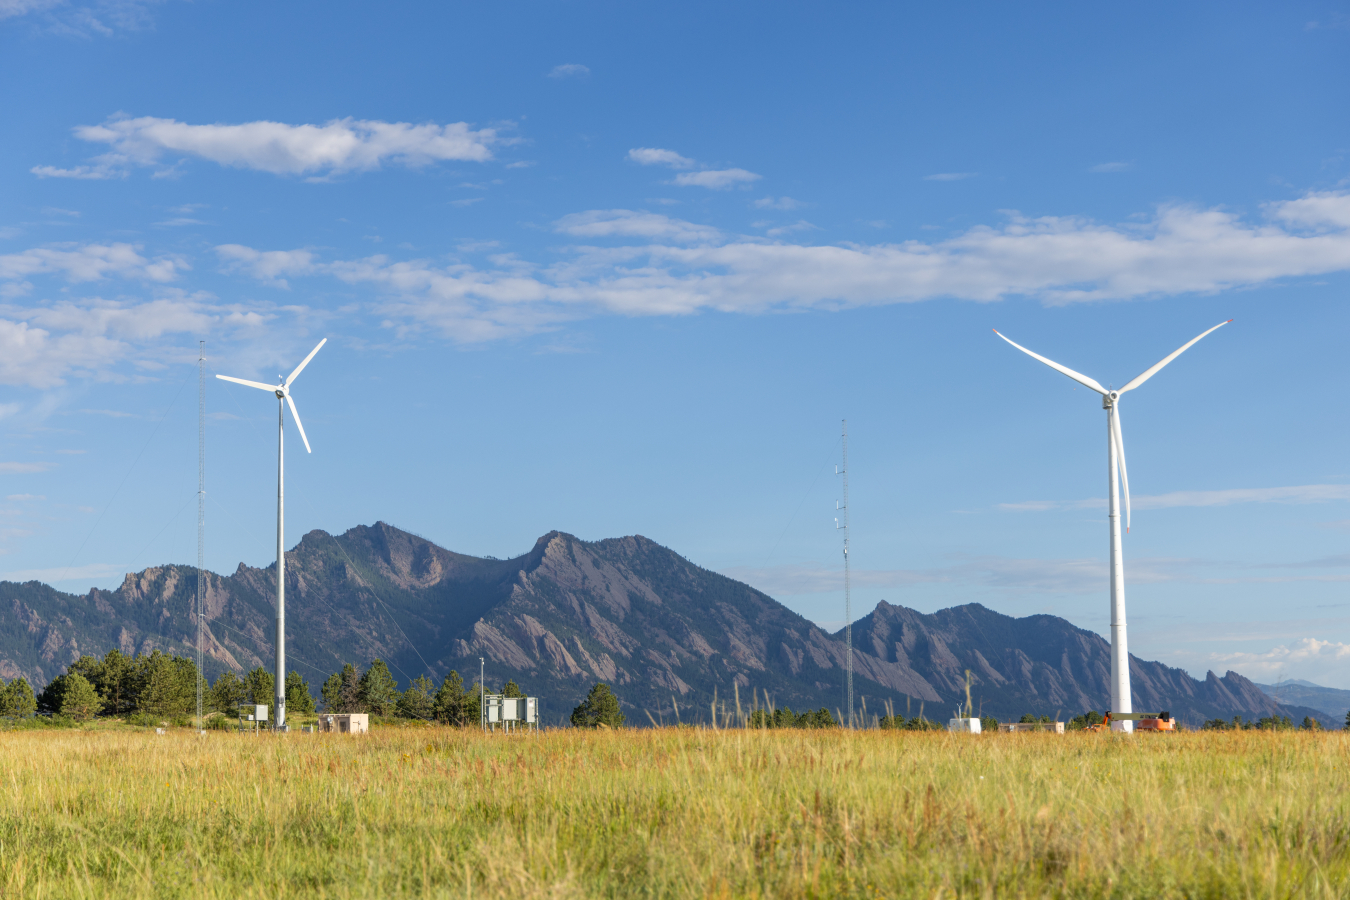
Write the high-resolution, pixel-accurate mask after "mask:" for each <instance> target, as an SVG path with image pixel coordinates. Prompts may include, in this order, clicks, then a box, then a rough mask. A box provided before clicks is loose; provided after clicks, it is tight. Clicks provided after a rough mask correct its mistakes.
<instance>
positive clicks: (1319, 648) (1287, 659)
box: [1210, 637, 1350, 675]
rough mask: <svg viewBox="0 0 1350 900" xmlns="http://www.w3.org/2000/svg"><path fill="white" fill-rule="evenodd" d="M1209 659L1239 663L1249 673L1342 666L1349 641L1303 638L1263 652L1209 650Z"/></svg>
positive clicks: (1348, 652)
mask: <svg viewBox="0 0 1350 900" xmlns="http://www.w3.org/2000/svg"><path fill="white" fill-rule="evenodd" d="M1210 659H1211V660H1213V661H1214V662H1216V663H1220V664H1223V665H1230V666H1235V667H1237V666H1240V667H1241V668H1242V669H1243V671H1244V672H1246V673H1249V674H1250V673H1253V672H1254V673H1257V674H1260V675H1278V674H1281V673H1283V672H1285V671H1286V670H1287V669H1289V668H1291V667H1297V668H1309V667H1317V666H1324V665H1328V664H1336V665H1338V666H1343V665H1344V664H1345V661H1347V660H1350V644H1342V643H1340V642H1338V641H1321V640H1318V639H1317V638H1312V637H1305V638H1303V639H1302V640H1298V641H1294V643H1293V644H1292V645H1285V644H1281V645H1280V646H1278V647H1275V648H1274V649H1272V650H1267V651H1266V652H1264V653H1212V654H1210Z"/></svg>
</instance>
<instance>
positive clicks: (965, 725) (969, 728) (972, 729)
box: [947, 717, 980, 734]
mask: <svg viewBox="0 0 1350 900" xmlns="http://www.w3.org/2000/svg"><path fill="white" fill-rule="evenodd" d="M947 730H948V731H955V732H960V733H963V734H979V733H980V720H979V719H976V718H974V717H971V718H960V719H952V720H951V721H949V722H948V723H947Z"/></svg>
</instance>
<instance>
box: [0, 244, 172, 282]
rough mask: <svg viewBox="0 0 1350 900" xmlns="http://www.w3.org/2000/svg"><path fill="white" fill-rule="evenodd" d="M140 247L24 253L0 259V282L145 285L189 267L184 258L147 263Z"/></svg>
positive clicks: (53, 247)
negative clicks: (131, 281) (53, 279)
mask: <svg viewBox="0 0 1350 900" xmlns="http://www.w3.org/2000/svg"><path fill="white" fill-rule="evenodd" d="M141 249H142V248H141V247H140V245H137V244H121V243H117V244H52V245H50V246H48V247H40V248H35V249H32V250H24V251H23V252H21V253H10V254H5V255H0V280H3V281H14V280H19V279H25V278H31V277H33V276H35V275H49V274H55V275H61V276H62V277H64V278H65V279H66V280H67V281H71V282H81V281H100V280H102V279H104V278H108V277H112V276H117V277H121V278H135V279H141V280H145V281H157V282H165V281H172V280H174V278H175V277H177V275H178V273H179V272H181V271H183V270H185V269H188V268H189V266H188V265H187V263H186V262H184V261H183V260H182V259H181V258H178V257H170V256H161V257H158V258H156V259H147V258H146V257H144V256H142V255H141V253H140V251H141Z"/></svg>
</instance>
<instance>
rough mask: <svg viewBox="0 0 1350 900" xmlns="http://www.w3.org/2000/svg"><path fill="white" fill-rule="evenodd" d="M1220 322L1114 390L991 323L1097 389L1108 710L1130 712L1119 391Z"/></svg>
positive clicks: (1128, 727) (1126, 727)
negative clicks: (1104, 502)
mask: <svg viewBox="0 0 1350 900" xmlns="http://www.w3.org/2000/svg"><path fill="white" fill-rule="evenodd" d="M1231 321H1233V320H1232V319H1229V320H1228V321H1227V322H1220V323H1219V324H1218V325H1215V326H1214V327H1213V328H1211V329H1209V331H1206V332H1205V333H1204V334H1201V335H1200V336H1199V337H1197V338H1195V339H1193V340H1191V341H1189V342H1187V343H1186V344H1183V345H1182V347H1181V349H1179V350H1177V351H1176V352H1174V353H1172V354H1171V355H1170V356H1168V357H1167V358H1166V359H1164V360H1163V361H1162V362H1160V363H1158V364H1157V365H1156V366H1154V367H1153V368H1151V369H1149V370H1148V371H1146V372H1144V373H1143V374H1142V375H1140V376H1139V377H1138V378H1135V379H1134V380H1133V381H1130V382H1128V383H1127V384H1126V385H1125V386H1124V387H1123V388H1121V389H1120V390H1118V391H1114V390H1110V389H1108V388H1104V387H1102V386H1101V385H1100V384H1098V383H1097V382H1096V381H1093V380H1092V379H1091V378H1088V377H1087V376H1086V375H1080V374H1079V373H1078V372H1075V371H1074V370H1073V369H1070V368H1069V367H1067V366H1061V365H1060V364H1059V363H1057V362H1054V361H1052V360H1048V359H1046V358H1045V357H1044V356H1041V355H1040V354H1039V353H1032V352H1031V351H1030V350H1028V349H1027V348H1026V347H1023V346H1022V345H1021V344H1018V343H1014V342H1013V341H1008V339H1007V338H1006V337H1003V335H1002V334H999V330H998V329H997V328H995V329H994V334H997V335H998V336H999V337H1001V338H1003V339H1004V340H1005V341H1008V343H1010V344H1012V345H1013V346H1014V347H1016V348H1017V349H1018V350H1021V351H1022V352H1023V353H1025V354H1027V355H1028V356H1030V357H1033V358H1035V359H1039V360H1040V361H1041V362H1043V363H1045V364H1046V365H1047V366H1049V367H1050V368H1052V369H1054V370H1055V371H1056V372H1059V373H1060V374H1063V375H1067V376H1069V377H1070V378H1072V379H1073V380H1074V381H1076V382H1078V383H1079V384H1081V385H1083V386H1084V387H1086V388H1091V389H1092V390H1094V391H1096V392H1097V393H1099V394H1101V395H1102V409H1104V410H1106V448H1107V450H1106V460H1107V462H1106V472H1107V482H1108V485H1109V487H1108V489H1107V496H1108V497H1109V498H1110V499H1109V501H1108V506H1107V521H1108V523H1109V527H1110V532H1111V712H1112V713H1128V712H1134V706H1133V704H1132V702H1131V700H1130V650H1129V645H1128V644H1127V643H1126V640H1125V564H1124V560H1123V559H1122V556H1121V551H1120V509H1119V506H1120V495H1119V490H1120V487H1121V486H1122V485H1123V487H1124V492H1125V530H1126V531H1129V530H1130V476H1129V474H1128V473H1127V472H1126V469H1125V444H1124V442H1123V441H1122V440H1121V435H1120V395H1121V394H1123V393H1125V392H1126V391H1132V390H1134V389H1135V388H1137V387H1139V385H1141V384H1143V383H1144V382H1145V381H1148V380H1149V379H1150V378H1152V377H1153V376H1154V375H1156V374H1158V370H1159V369H1161V368H1162V367H1163V366H1165V365H1167V364H1168V363H1170V362H1171V361H1172V360H1174V359H1176V358H1177V357H1178V356H1180V355H1181V354H1182V353H1184V352H1186V351H1187V350H1189V349H1190V347H1191V346H1192V345H1193V344H1194V343H1195V342H1196V341H1198V340H1200V338H1202V337H1204V336H1205V335H1206V334H1209V333H1210V331H1215V330H1216V329H1219V328H1222V327H1223V326H1224V325H1227V324H1228V322H1231ZM1133 724H1134V723H1133V722H1131V721H1128V720H1126V721H1114V722H1112V725H1111V727H1112V728H1115V729H1119V730H1121V731H1133V730H1134V729H1133V727H1132V726H1133Z"/></svg>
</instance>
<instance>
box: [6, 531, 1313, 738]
mask: <svg viewBox="0 0 1350 900" xmlns="http://www.w3.org/2000/svg"><path fill="white" fill-rule="evenodd" d="M196 576H197V571H196V569H195V568H193V567H190V566H178V565H166V566H157V567H153V568H149V569H145V570H144V571H141V572H137V573H130V574H128V575H127V576H126V578H125V579H124V581H123V583H122V585H121V586H120V587H119V588H117V589H116V590H112V591H108V590H102V589H98V588H95V589H92V590H90V591H89V592H88V593H87V594H85V595H77V594H68V593H64V592H61V591H57V590H55V589H54V588H52V587H50V586H48V585H45V584H42V583H40V582H35V581H33V582H27V583H25V584H16V583H13V582H0V675H3V676H4V677H6V678H13V677H16V676H18V675H23V676H25V677H26V678H28V680H29V681H30V682H32V683H33V684H34V685H36V686H39V687H40V686H41V685H43V684H45V683H46V682H47V681H49V680H50V679H52V678H53V677H55V676H56V675H58V674H60V673H61V671H63V668H64V666H65V665H66V664H68V663H69V662H71V661H73V660H75V659H77V658H78V657H79V656H80V655H81V654H86V653H91V654H98V655H102V654H103V653H106V652H107V651H108V650H109V649H112V648H114V647H116V648H119V649H121V650H122V651H123V652H124V653H145V652H149V651H151V650H153V649H160V650H164V651H167V652H177V653H184V654H189V653H191V652H192V650H191V646H192V641H193V639H194V638H193V635H194V629H193V622H192V615H191V608H192V604H193V597H194V595H195V591H196V583H197V577H196ZM204 581H205V585H206V589H205V598H206V609H207V618H208V622H207V625H208V628H207V637H206V642H205V643H206V651H205V652H206V664H205V668H206V671H207V674H208V677H212V678H214V676H215V675H216V674H218V673H219V672H221V671H224V670H225V669H232V670H235V671H240V670H244V669H249V668H252V667H254V666H258V665H263V666H270V664H271V658H272V632H273V621H274V617H275V612H274V606H273V597H274V594H275V585H276V566H275V565H272V566H268V567H266V568H254V567H250V566H246V565H244V564H243V563H240V564H239V566H238V568H237V569H236V570H235V571H234V573H233V574H230V575H219V574H216V573H212V572H208V573H205V577H204ZM286 597H287V654H288V662H289V664H290V666H289V667H290V668H294V669H296V670H298V671H300V673H301V674H302V675H303V676H304V677H305V678H306V679H307V680H308V681H309V683H310V685H311V689H312V690H314V691H315V692H316V693H317V688H318V685H319V684H320V683H322V681H323V679H324V678H326V677H327V676H328V675H329V674H330V673H332V672H336V671H338V670H339V669H340V668H341V666H342V665H343V663H345V662H355V663H357V664H358V665H363V664H366V663H368V662H369V661H370V660H372V659H376V658H379V659H383V660H384V661H385V662H386V663H388V664H389V666H390V669H391V670H392V671H393V673H394V674H395V676H396V677H397V678H398V679H399V681H400V682H401V683H402V684H404V685H406V684H407V682H408V681H409V680H411V679H412V678H415V677H417V676H418V675H422V674H430V675H431V676H432V677H434V678H435V679H436V680H438V681H439V679H440V678H442V677H444V675H445V674H446V673H447V672H448V671H449V670H451V669H456V670H458V671H459V672H460V673H461V674H462V675H464V676H465V680H466V682H468V681H472V680H474V679H475V678H476V677H477V675H478V671H479V665H480V662H479V660H480V658H481V659H482V660H484V663H483V664H484V665H485V667H486V673H487V680H488V683H489V685H500V684H502V683H504V682H505V681H506V680H507V679H508V678H510V679H514V680H516V681H517V682H518V683H519V684H520V685H521V686H522V687H523V688H524V689H525V690H526V691H527V692H529V693H530V694H532V695H536V696H538V697H540V698H541V701H542V708H543V710H544V717H545V720H546V721H547V722H548V723H557V722H560V721H563V720H565V719H566V717H567V715H568V714H569V713H570V711H571V709H572V707H573V706H574V705H575V704H577V703H578V702H579V701H580V699H581V698H582V697H583V696H584V695H585V693H586V691H587V690H588V689H589V688H590V686H591V685H592V684H593V683H594V682H596V681H604V682H606V683H608V684H610V685H611V686H612V687H613V688H614V690H615V692H616V693H617V694H618V695H619V697H620V699H621V702H622V704H623V706H624V708H625V710H626V711H627V713H628V715H629V720H630V722H635V723H637V724H646V720H647V718H648V716H650V717H651V721H655V722H661V721H664V722H673V721H675V720H676V719H679V720H680V721H685V722H688V721H706V720H707V718H708V716H709V714H710V710H711V708H712V704H713V702H714V698H716V701H717V703H718V704H719V705H722V706H725V707H726V708H728V709H734V708H735V703H736V702H739V703H740V704H741V705H742V707H743V708H748V707H750V706H751V705H753V704H759V705H761V706H762V705H764V704H765V703H767V702H771V703H773V704H774V705H775V706H789V707H792V708H794V709H796V710H798V711H800V710H804V709H815V708H819V707H822V706H823V707H826V708H829V709H831V710H837V709H838V708H839V707H840V706H843V705H844V703H843V697H844V665H845V660H846V655H847V654H846V648H845V643H844V640H843V633H842V632H840V633H837V634H828V633H826V632H824V631H822V630H821V629H820V628H818V627H817V626H816V625H814V624H812V623H811V622H809V621H807V620H806V619H804V618H802V617H801V616H799V615H798V614H796V613H794V612H792V611H791V610H789V609H788V608H787V607H785V606H783V605H782V604H781V603H779V602H777V601H776V600H774V599H773V598H772V597H769V596H768V595H767V594H764V593H762V592H761V591H758V590H756V589H754V588H753V587H750V586H749V585H746V584H743V583H741V582H738V581H735V580H733V579H731V578H727V577H726V576H723V575H720V574H718V573H716V572H712V571H709V570H707V569H703V568H700V567H699V566H697V565H695V564H694V563H692V562H690V561H689V560H687V559H685V558H683V557H681V556H679V555H678V554H676V553H675V552H674V551H672V550H670V549H668V548H666V547H663V546H661V545H659V544H657V543H655V542H654V541H651V540H649V539H647V538H644V537H641V536H630V537H623V538H613V539H609V540H601V541H593V542H591V541H582V540H580V539H578V538H576V537H573V536H571V535H569V534H564V533H562V532H557V531H553V532H549V533H548V534H546V535H544V536H543V537H541V538H539V540H538V541H536V542H535V545H534V547H533V548H532V549H531V550H530V551H529V552H528V553H525V554H523V555H521V556H518V557H515V558H513V559H505V560H499V559H492V558H479V557H473V556H466V555H463V554H458V553H454V552H452V551H449V550H446V549H444V548H442V547H438V546H437V545H435V544H433V543H432V542H430V541H428V540H425V539H424V538H421V537H418V536H417V535H414V534H411V533H409V532H406V531H402V530H400V529H398V528H395V527H393V526H391V525H387V524H385V523H382V522H379V523H376V524H375V525H372V526H358V527H356V528H352V529H351V530H349V531H347V532H345V533H343V534H341V535H330V534H328V533H327V532H324V531H319V530H315V531H311V532H309V533H308V534H306V535H305V536H304V538H303V539H302V540H301V541H300V543H299V544H297V545H296V547H295V548H294V549H293V550H290V551H288V553H287V555H286ZM853 630H854V645H855V651H854V654H853V658H854V680H855V693H856V695H857V696H858V698H859V706H860V707H861V706H862V705H864V704H865V706H866V710H867V715H868V716H869V717H870V716H872V715H877V714H884V713H885V711H886V707H887V706H889V708H890V709H893V710H895V711H896V712H897V713H901V712H907V713H908V714H910V715H915V714H918V713H919V711H920V709H923V710H924V711H925V712H924V714H925V715H926V716H927V717H929V718H932V719H938V720H945V719H946V718H947V717H949V716H950V715H951V714H952V712H953V710H954V709H955V707H956V706H957V705H958V704H959V703H960V702H962V701H963V700H964V696H965V678H966V674H965V673H966V671H967V670H969V671H970V673H971V681H972V694H973V697H974V699H975V702H976V703H977V704H978V705H979V707H980V712H982V713H983V714H984V715H993V716H996V717H998V718H1000V719H1003V720H1005V721H1006V720H1008V719H1015V718H1017V717H1018V716H1020V715H1022V714H1023V713H1033V714H1037V715H1055V714H1058V715H1060V716H1066V715H1075V714H1078V713H1081V712H1083V711H1085V710H1088V709H1096V710H1105V709H1106V708H1107V706H1108V702H1109V677H1110V648H1109V645H1108V644H1107V642H1106V641H1105V640H1103V639H1102V638H1101V637H1100V636H1099V635H1097V634H1095V633H1093V632H1090V631H1086V630H1084V629H1081V628H1077V627H1076V626H1074V625H1072V624H1071V623H1069V622H1067V621H1065V620H1064V619H1060V618H1058V617H1055V616H1049V615H1037V616H1028V617H1025V618H1020V619H1018V618H1012V617H1009V616H1004V615H1001V614H999V613H997V612H994V611H993V610H990V609H987V608H985V607H983V606H981V605H979V604H975V603H971V604H966V605H963V606H957V607H953V608H951V609H945V610H941V611H939V612H936V613H933V614H931V615H926V614H922V613H919V612H916V611H914V610H911V609H906V608H905V607H902V606H893V605H891V604H888V603H884V602H883V603H881V604H880V605H878V606H877V608H876V609H875V610H874V611H873V612H872V613H870V614H868V615H867V616H865V617H863V618H862V619H860V620H858V621H857V622H855V624H854V629H853ZM1130 664H1131V678H1132V684H1133V689H1134V707H1135V709H1150V710H1151V709H1152V708H1154V707H1156V708H1158V709H1168V710H1170V711H1171V712H1172V713H1173V714H1175V715H1177V716H1178V717H1179V718H1180V719H1181V721H1183V722H1184V723H1186V724H1189V725H1198V724H1200V723H1201V722H1202V721H1204V720H1206V719H1210V718H1224V719H1231V718H1232V717H1233V716H1244V717H1247V718H1258V717H1261V716H1266V715H1271V714H1280V715H1288V716H1290V717H1291V718H1294V719H1295V721H1298V720H1299V719H1301V718H1302V717H1303V716H1305V715H1312V716H1314V717H1316V718H1320V719H1321V720H1322V721H1323V722H1325V723H1326V724H1328V725H1332V724H1338V723H1333V722H1331V721H1330V717H1329V716H1327V714H1326V713H1325V712H1322V711H1319V710H1314V709H1312V708H1310V707H1305V706H1302V705H1289V704H1288V703H1287V702H1285V703H1277V702H1276V700H1275V699H1273V698H1272V697H1270V696H1269V695H1268V694H1267V693H1265V692H1263V691H1262V690H1261V688H1259V687H1258V686H1257V685H1255V684H1253V683H1252V682H1251V681H1249V680H1248V679H1246V678H1244V677H1243V676H1241V675H1239V674H1237V673H1236V672H1228V673H1226V674H1225V675H1224V676H1223V677H1219V676H1217V675H1216V674H1214V673H1213V672H1210V673H1208V675H1207V676H1206V678H1205V679H1204V680H1203V681H1198V680H1196V679H1194V678H1192V677H1191V676H1190V675H1188V674H1187V673H1186V672H1184V671H1182V670H1180V669H1175V668H1171V667H1169V666H1165V665H1163V664H1162V663H1158V662H1147V661H1144V660H1140V659H1138V658H1136V657H1133V656H1132V657H1131V663H1130ZM1289 699H1297V698H1292V697H1290V698H1289Z"/></svg>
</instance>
